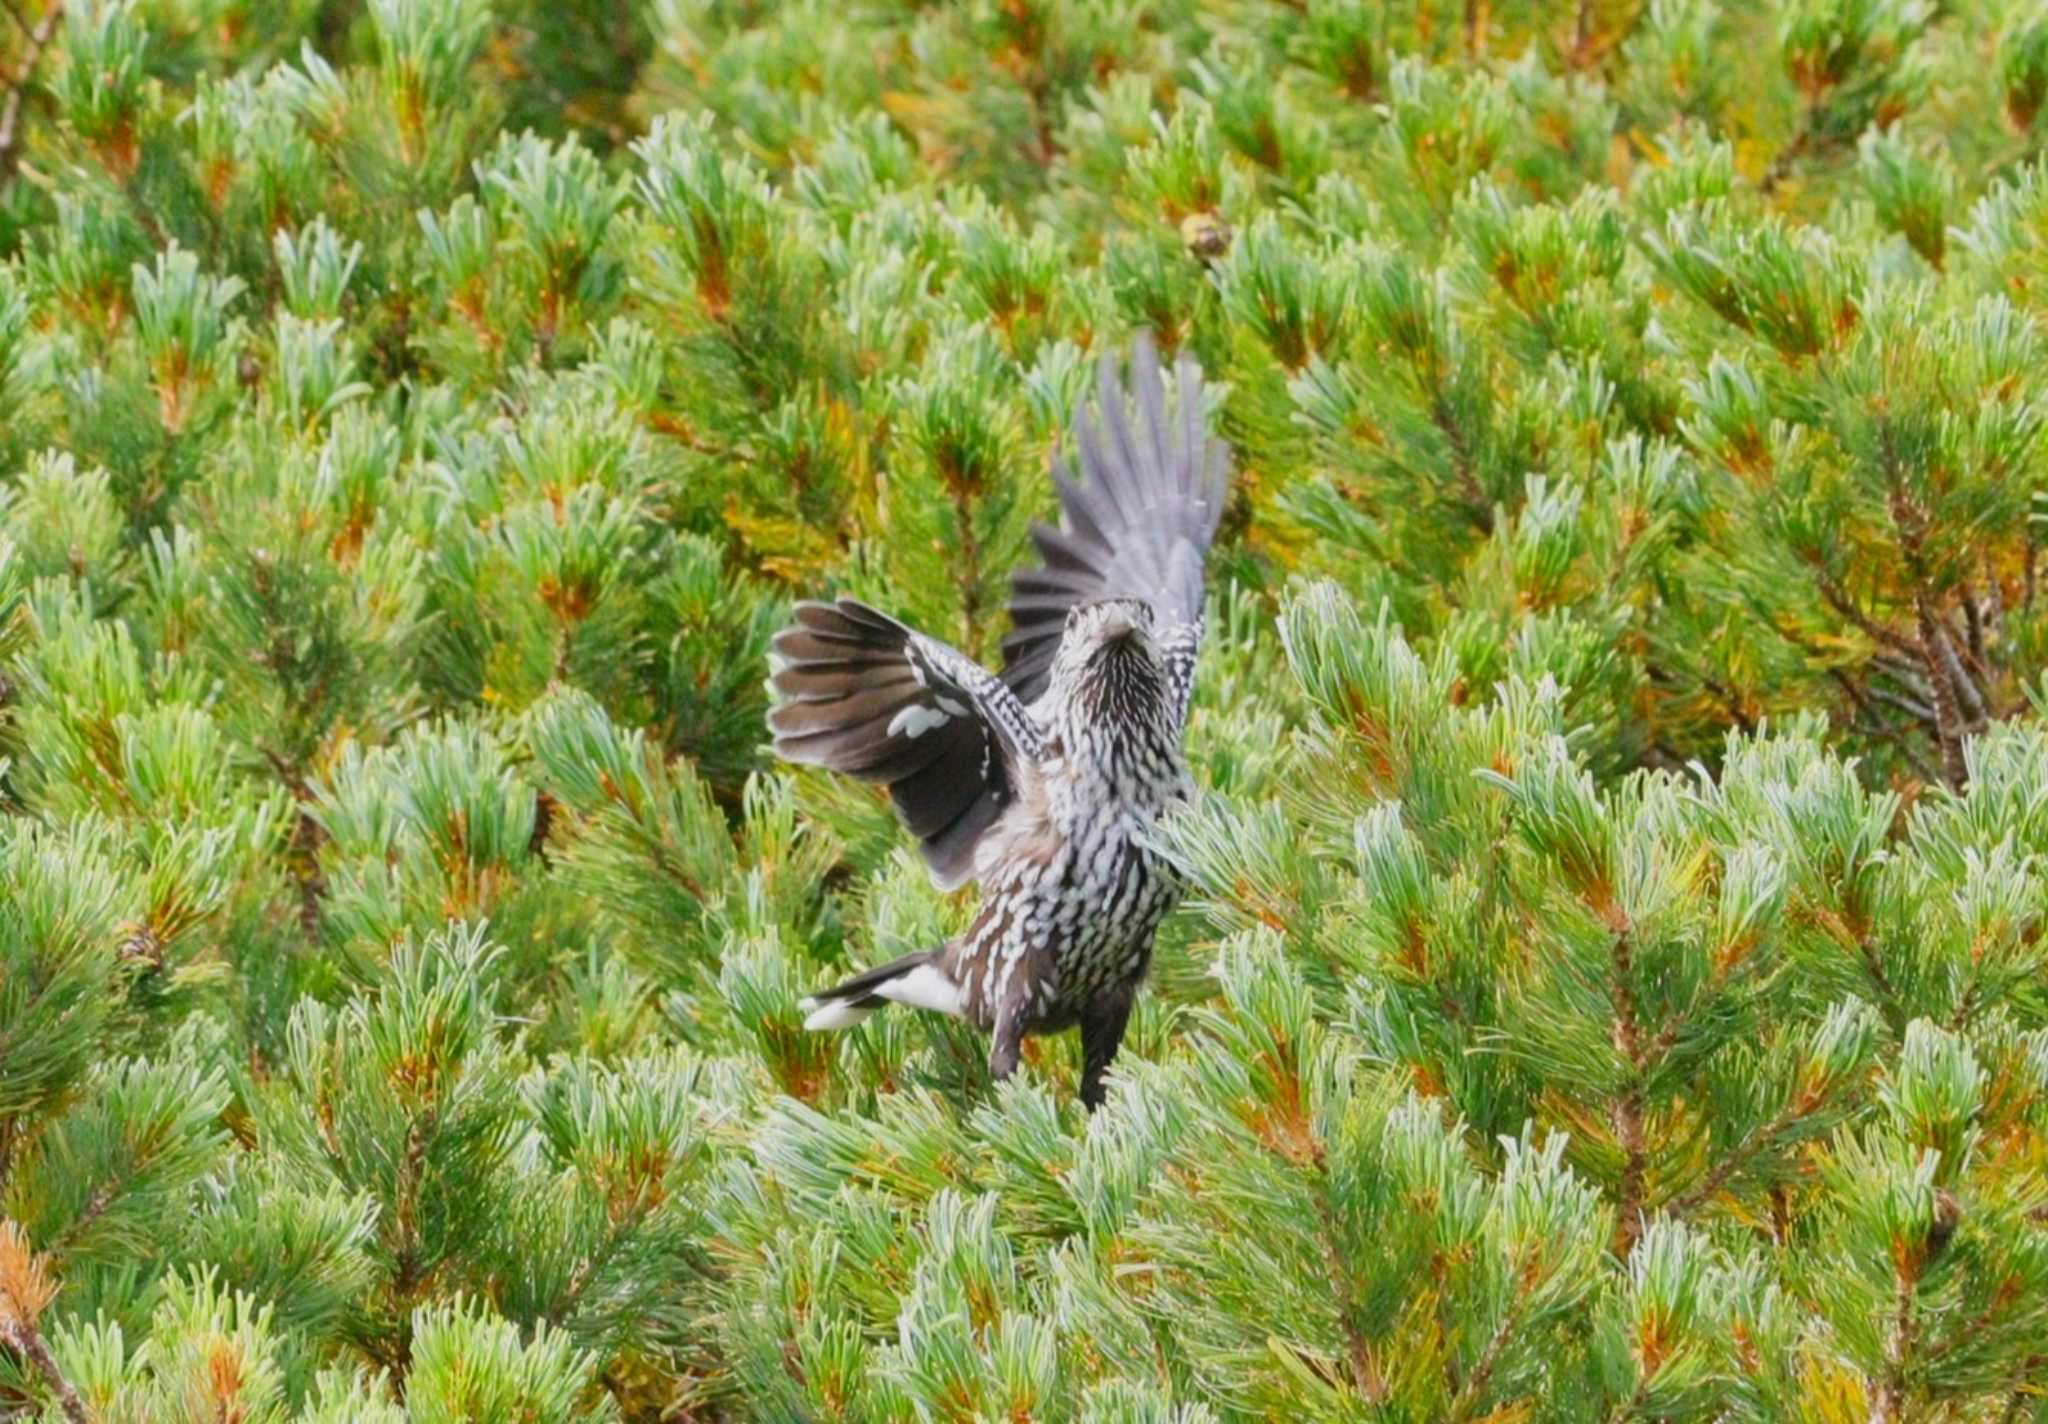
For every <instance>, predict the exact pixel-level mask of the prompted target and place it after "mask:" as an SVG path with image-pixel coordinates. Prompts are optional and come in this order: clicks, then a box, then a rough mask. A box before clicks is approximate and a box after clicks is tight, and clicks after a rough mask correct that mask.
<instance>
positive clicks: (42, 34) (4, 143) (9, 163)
mask: <svg viewBox="0 0 2048 1424" xmlns="http://www.w3.org/2000/svg"><path fill="white" fill-rule="evenodd" d="M5 8H6V10H7V13H8V14H9V15H10V16H11V17H12V18H13V20H14V23H15V24H17V25H19V26H20V27H21V29H22V31H23V32H24V33H25V34H26V35H27V36H28V47H27V48H26V49H25V50H23V52H22V56H21V64H20V67H19V68H18V69H17V70H16V71H15V73H14V74H12V75H10V76H8V77H7V80H6V83H7V98H6V100H5V101H4V102H0V182H5V181H6V180H8V179H9V178H12V177H13V176H14V169H15V165H16V163H17V162H18V161H19V159H18V152H17V151H18V150H19V149H20V147H21V109H22V103H23V98H24V96H25V95H26V94H27V93H28V84H29V80H30V79H31V78H32V77H33V76H34V74H35V72H36V65H38V64H39V63H41V62H42V58H43V51H44V50H46V49H48V48H49V47H50V40H51V37H52V36H54V35H55V34H56V33H57V22H58V21H59V20H61V19H62V18H63V16H64V0H50V4H49V8H47V9H45V10H44V11H43V13H42V16H41V18H39V19H38V20H37V21H36V22H35V24H34V25H33V26H31V25H30V24H29V23H28V21H27V19H26V18H25V17H24V16H23V15H22V13H21V9H20V7H19V6H18V4H17V3H16V0H6V3H5Z"/></svg>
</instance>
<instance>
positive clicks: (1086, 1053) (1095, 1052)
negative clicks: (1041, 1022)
mask: <svg viewBox="0 0 2048 1424" xmlns="http://www.w3.org/2000/svg"><path fill="white" fill-rule="evenodd" d="M1136 987H1137V986H1136V985H1135V984H1119V985H1117V986H1116V987H1115V988H1113V989H1106V990H1104V991H1103V992H1102V993H1100V994H1098V995H1096V996H1095V998H1094V999H1092V1000H1091V1001H1090V1002H1089V1004H1088V1006H1087V1007H1086V1008H1084V1009H1082V1010H1081V1102H1082V1103H1083V1105H1085V1106H1086V1107H1087V1109H1088V1111H1090V1112H1094V1111H1095V1110H1096V1109H1097V1108H1099V1107H1101V1106H1102V1100H1103V1097H1104V1096H1105V1094H1104V1092H1103V1086H1102V1075H1103V1074H1105V1073H1107V1072H1108V1071H1109V1064H1110V1060H1111V1059H1113V1058H1115V1057H1116V1051H1117V1049H1118V1048H1119V1047H1120V1046H1121V1045H1122V1044H1123V1041H1124V1028H1125V1026H1126V1025H1127V1024H1129V1023H1130V1021H1131V1001H1132V999H1133V998H1134V997H1136V993H1135V991H1136Z"/></svg>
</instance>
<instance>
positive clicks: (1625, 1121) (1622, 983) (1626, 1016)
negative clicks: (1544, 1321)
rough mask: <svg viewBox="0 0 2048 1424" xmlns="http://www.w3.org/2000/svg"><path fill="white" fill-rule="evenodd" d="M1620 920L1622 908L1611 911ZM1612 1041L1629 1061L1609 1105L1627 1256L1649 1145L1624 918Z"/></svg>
mask: <svg viewBox="0 0 2048 1424" xmlns="http://www.w3.org/2000/svg"><path fill="white" fill-rule="evenodd" d="M1612 913H1613V915H1614V916H1615V918H1616V919H1619V918H1620V915H1621V911H1620V910H1618V909H1616V910H1614V911H1613V912H1612ZM1612 953H1613V960H1614V980H1613V989H1612V997H1613V1002H1614V1014H1615V1019H1614V1046H1615V1048H1616V1049H1617V1050H1618V1051H1619V1052H1620V1053H1621V1056H1622V1058H1623V1059H1624V1060H1625V1061H1626V1063H1627V1064H1628V1070H1627V1071H1628V1078H1627V1081H1626V1082H1625V1084H1624V1085H1623V1087H1622V1090H1621V1093H1620V1094H1619V1095H1618V1096H1617V1097H1616V1098H1615V1099H1614V1102H1613V1104H1612V1106H1611V1113H1612V1122H1613V1126H1614V1136H1615V1141H1616V1142H1617V1143H1618V1144H1619V1145H1620V1147H1621V1150H1622V1169H1621V1182H1620V1185H1619V1187H1618V1189H1617V1200H1616V1203H1615V1247H1614V1250H1615V1254H1616V1255H1618V1256H1621V1257H1623V1258H1626V1257H1627V1255H1628V1253H1629V1251H1630V1250H1631V1249H1633V1247H1634V1246H1635V1243H1636V1238H1637V1236H1638V1235H1639V1234H1640V1233H1641V1231H1642V1208H1643V1179H1644V1176H1645V1174H1646V1172H1647V1170H1648V1162H1649V1147H1648V1143H1647V1141H1646V1139H1645V1137H1644V1135H1643V1110H1644V1101H1643V1076H1644V1053H1643V1045H1642V1032H1641V1028H1640V1026H1639V1018H1638V1013H1637V1008H1636V994H1635V983H1634V974H1635V964H1634V945H1633V941H1632V939H1631V930H1630V928H1629V926H1628V925H1627V924H1625V923H1623V924H1621V925H1620V926H1619V927H1618V928H1617V929H1616V931H1615V936H1614V948H1613V951H1612Z"/></svg>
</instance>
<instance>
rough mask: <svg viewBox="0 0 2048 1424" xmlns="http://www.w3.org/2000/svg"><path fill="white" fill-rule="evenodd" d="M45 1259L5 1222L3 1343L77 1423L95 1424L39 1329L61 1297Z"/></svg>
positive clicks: (0, 1278) (1, 1225)
mask: <svg viewBox="0 0 2048 1424" xmlns="http://www.w3.org/2000/svg"><path fill="white" fill-rule="evenodd" d="M45 1259H46V1258H45V1257H42V1256H37V1255H33V1254H31V1253H30V1251H29V1245H28V1237H27V1235H26V1234H25V1233H23V1231H22V1229H21V1228H20V1227H19V1226H18V1225H16V1224H15V1223H14V1222H12V1221H0V1341H4V1342H6V1344H7V1345H8V1346H9V1347H11V1348H12V1349H13V1350H14V1351H15V1352H16V1353H18V1354H20V1355H21V1357H22V1358H23V1359H25V1360H27V1361H28V1362H29V1363H30V1364H31V1365H33V1366H34V1367H35V1371H36V1373H37V1374H39V1375H41V1376H42V1378H43V1383H44V1384H45V1385H47V1386H48V1387H49V1390H50V1392H51V1393H52V1394H54V1395H56V1396H57V1403H58V1406H59V1407H60V1408H62V1409H63V1411H64V1417H65V1418H66V1419H68V1420H70V1421H71V1424H92V1415H91V1414H90V1413H88V1412H87V1410H86V1407H85V1404H84V1401H82V1400H81V1399H79V1397H78V1391H77V1390H75V1389H73V1388H72V1386H71V1382H70V1381H69V1380H68V1379H66V1378H65V1377H64V1371H63V1370H62V1369H60V1368H59V1367H58V1365H57V1360H56V1357H55V1356H54V1355H52V1354H51V1353H50V1346H49V1342H48V1341H46V1340H44V1339H43V1336H42V1332H41V1331H40V1330H38V1329H37V1328H36V1322H37V1321H38V1319H40V1317H41V1316H42V1313H43V1310H44V1308H45V1307H46V1306H48V1305H49V1303H50V1301H51V1300H52V1299H53V1298H54V1297H55V1296H56V1294H57V1287H56V1283H55V1282H53V1281H51V1280H50V1278H49V1276H48V1275H47V1274H46V1272H45V1271H44V1261H45Z"/></svg>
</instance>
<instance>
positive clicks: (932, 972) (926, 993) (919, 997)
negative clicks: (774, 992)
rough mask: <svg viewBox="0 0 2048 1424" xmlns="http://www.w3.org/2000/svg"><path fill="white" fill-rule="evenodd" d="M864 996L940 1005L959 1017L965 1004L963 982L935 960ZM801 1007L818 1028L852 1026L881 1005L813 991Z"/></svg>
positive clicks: (806, 1023) (925, 1006)
mask: <svg viewBox="0 0 2048 1424" xmlns="http://www.w3.org/2000/svg"><path fill="white" fill-rule="evenodd" d="M861 997H863V998H865V997H873V998H877V999H887V1000H889V1001H890V1002H891V1003H896V1004H907V1005H909V1006H910V1007H911V1008H913V1009H936V1010H937V1011H938V1012H940V1013H942V1014H951V1015H953V1016H954V1017H955V1018H958V1017H959V1016H960V1013H961V1011H962V1009H963V1008H964V1007H965V1005H964V1003H963V996H962V994H961V993H960V986H959V985H958V984H955V983H954V982H953V981H952V980H951V979H948V978H947V977H946V975H945V972H944V971H943V970H941V969H940V968H939V967H938V966H937V965H935V964H918V965H914V966H912V967H911V968H910V969H907V970H905V971H904V972H903V973H901V974H898V975H897V976H896V977H895V978H894V979H889V980H885V981H884V982H882V983H880V984H877V985H875V986H873V987H872V988H870V989H868V990H866V991H865V993H864V994H862V995H861ZM797 1007H798V1008H800V1009H802V1010H803V1011H804V1015H805V1017H804V1027H805V1028H807V1029H811V1030H812V1031H814V1032H816V1031H820V1030H826V1029H836V1028H852V1027H853V1026H854V1025H855V1024H857V1023H859V1022H860V1021H861V1020H862V1019H864V1018H867V1017H868V1016H869V1015H870V1014H873V1013H874V1012H875V1011H876V1010H877V1009H879V1008H880V1007H881V1006H880V1005H879V1004H868V1005H862V1004H860V1003H858V1002H856V1001H855V1000H854V999H850V998H848V999H830V998H822V997H819V996H817V995H812V996H811V997H810V998H808V999H805V1000H803V1002H801V1003H799V1004H798V1005H797Z"/></svg>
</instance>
